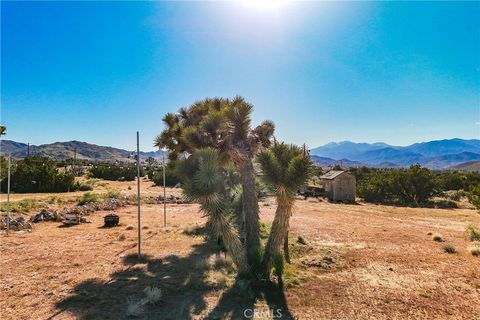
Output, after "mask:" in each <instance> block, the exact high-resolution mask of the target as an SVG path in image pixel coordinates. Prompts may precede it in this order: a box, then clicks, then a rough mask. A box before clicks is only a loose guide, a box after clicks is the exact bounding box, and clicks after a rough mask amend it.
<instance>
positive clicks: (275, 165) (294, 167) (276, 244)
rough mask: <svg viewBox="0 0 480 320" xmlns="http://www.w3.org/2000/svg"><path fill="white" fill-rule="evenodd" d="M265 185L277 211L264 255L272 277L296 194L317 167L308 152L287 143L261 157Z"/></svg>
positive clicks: (274, 147) (267, 269)
mask: <svg viewBox="0 0 480 320" xmlns="http://www.w3.org/2000/svg"><path fill="white" fill-rule="evenodd" d="M257 159H258V162H259V163H260V165H261V166H262V170H263V173H264V179H265V181H266V182H267V183H268V184H269V185H270V186H271V187H272V189H273V191H274V192H275V196H276V199H277V209H276V212H275V218H274V219H273V223H272V230H271V232H270V236H269V237H268V240H267V245H266V248H265V255H264V261H263V265H264V272H265V274H266V275H268V274H270V270H271V267H272V257H274V256H275V255H278V254H280V249H281V246H282V243H283V241H284V240H285V239H286V237H288V230H289V221H290V216H291V215H292V211H293V204H294V202H295V193H296V191H297V189H298V188H299V187H300V186H302V185H303V184H304V183H305V182H306V181H307V179H308V178H309V177H310V175H311V174H312V172H313V163H312V161H311V159H310V157H309V156H308V154H307V153H306V151H305V150H302V149H301V148H299V147H297V146H295V145H287V144H284V143H280V144H275V145H274V146H272V147H271V148H270V149H268V150H266V151H264V152H261V153H260V154H259V155H258V158H257Z"/></svg>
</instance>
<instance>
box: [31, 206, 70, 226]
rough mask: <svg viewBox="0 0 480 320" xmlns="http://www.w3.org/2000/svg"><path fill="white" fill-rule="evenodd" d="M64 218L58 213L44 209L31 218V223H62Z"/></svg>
mask: <svg viewBox="0 0 480 320" xmlns="http://www.w3.org/2000/svg"><path fill="white" fill-rule="evenodd" d="M62 218H63V216H62V215H61V214H59V213H57V212H56V211H49V210H47V209H42V211H40V212H39V213H37V214H35V215H33V216H31V217H30V222H33V223H38V222H42V221H62Z"/></svg>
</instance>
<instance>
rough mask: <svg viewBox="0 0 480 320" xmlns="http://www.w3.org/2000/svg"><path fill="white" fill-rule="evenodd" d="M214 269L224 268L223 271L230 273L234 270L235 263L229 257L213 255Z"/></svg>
mask: <svg viewBox="0 0 480 320" xmlns="http://www.w3.org/2000/svg"><path fill="white" fill-rule="evenodd" d="M214 266H215V269H217V270H218V269H224V270H225V271H227V272H229V273H232V272H234V271H235V264H234V263H233V260H232V259H231V258H229V257H224V256H222V255H218V256H216V257H215V262H214Z"/></svg>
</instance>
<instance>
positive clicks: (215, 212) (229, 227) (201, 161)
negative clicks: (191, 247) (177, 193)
mask: <svg viewBox="0 0 480 320" xmlns="http://www.w3.org/2000/svg"><path fill="white" fill-rule="evenodd" d="M176 173H177V175H178V176H179V177H180V179H181V181H182V188H183V192H184V194H185V196H186V197H187V198H189V199H190V200H194V201H198V202H199V203H200V210H201V211H202V212H203V213H205V215H206V216H207V218H208V222H207V225H208V226H209V227H210V228H211V229H212V231H213V233H214V235H216V236H220V237H222V240H223V242H224V245H225V248H226V249H227V251H228V253H229V254H230V255H231V256H232V260H233V261H234V263H235V265H236V266H237V268H238V270H239V272H245V271H247V270H248V264H247V258H246V252H245V248H244V247H243V245H242V242H241V241H240V237H239V234H238V230H237V229H236V228H235V225H234V223H232V221H231V216H232V211H233V207H232V202H231V195H230V192H229V191H228V190H227V189H226V188H225V185H226V183H225V179H226V176H225V171H224V168H223V167H222V165H221V162H220V160H219V153H218V151H217V150H215V149H212V148H205V149H199V150H197V151H195V152H194V153H193V155H191V156H190V157H189V158H187V159H184V160H181V161H179V162H178V164H177V166H176Z"/></svg>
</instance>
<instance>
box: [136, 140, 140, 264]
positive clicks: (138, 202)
mask: <svg viewBox="0 0 480 320" xmlns="http://www.w3.org/2000/svg"><path fill="white" fill-rule="evenodd" d="M139 141H140V138H139V133H138V131H137V206H138V259H140V258H141V231H140V230H141V227H140V142H139Z"/></svg>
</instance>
